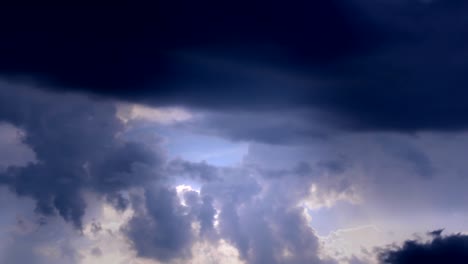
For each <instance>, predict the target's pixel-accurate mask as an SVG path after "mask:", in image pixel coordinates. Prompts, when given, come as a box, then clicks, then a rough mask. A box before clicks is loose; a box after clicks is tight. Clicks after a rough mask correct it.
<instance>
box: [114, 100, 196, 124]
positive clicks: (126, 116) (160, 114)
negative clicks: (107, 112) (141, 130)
mask: <svg viewBox="0 0 468 264" xmlns="http://www.w3.org/2000/svg"><path fill="white" fill-rule="evenodd" d="M117 117H119V118H120V119H121V120H122V121H124V122H125V123H126V122H128V121H130V120H144V121H147V122H154V123H160V124H165V125H168V124H173V123H177V122H183V121H187V120H190V119H191V118H192V117H193V115H192V114H191V113H190V112H188V111H187V110H185V109H183V108H179V107H158V108H155V107H148V106H144V105H139V104H119V105H118V106H117Z"/></svg>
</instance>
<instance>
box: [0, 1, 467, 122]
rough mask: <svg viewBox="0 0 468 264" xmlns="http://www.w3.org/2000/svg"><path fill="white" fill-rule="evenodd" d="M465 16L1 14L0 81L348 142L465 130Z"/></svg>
mask: <svg viewBox="0 0 468 264" xmlns="http://www.w3.org/2000/svg"><path fill="white" fill-rule="evenodd" d="M467 9H468V5H467V4H466V2H464V1H461V0H451V1H440V0H439V1H437V0H436V1H416V0H414V1H412V0H398V1H386V0H384V1H370V0H351V1H345V0H334V1H326V2H323V1H320V2H318V1H293V2H291V3H288V4H285V3H283V2H278V1H229V2H222V3H221V2H217V1H209V0H208V1H197V2H196V3H195V2H192V1H176V2H174V3H172V2H171V3H168V2H162V1H158V2H155V3H154V4H153V5H151V6H148V5H146V6H142V5H136V4H135V5H128V4H127V5H125V4H123V5H116V6H113V7H112V8H105V9H101V8H87V7H84V6H74V7H65V6H62V7H60V8H59V7H57V8H45V7H41V8H38V9H36V8H34V9H33V8H31V9H28V8H17V9H15V8H12V9H5V10H3V11H2V28H1V34H2V42H1V44H0V52H1V57H2V61H1V63H0V72H1V73H2V75H3V76H5V77H9V78H20V79H21V78H22V77H24V78H25V79H31V78H32V79H33V80H36V81H41V82H43V83H47V84H49V85H52V86H53V87H55V88H56V89H64V87H66V88H65V89H67V90H68V89H80V90H85V91H88V92H92V93H96V94H103V95H110V96H113V97H117V98H121V99H125V100H136V101H140V102H146V103H152V104H156V105H161V104H182V105H185V106H193V107H202V108H207V109H223V108H224V109H225V108H227V109H243V110H250V111H252V110H255V109H270V110H271V109H279V108H289V109H290V108H301V109H304V108H305V109H308V110H313V109H320V110H322V111H325V112H330V113H332V114H333V115H335V118H334V119H329V120H328V121H329V122H331V123H332V124H334V125H336V126H338V127H345V128H347V129H359V130H362V129H364V130H396V131H420V130H460V129H465V128H466V127H467V125H468V121H467V119H466V118H465V117H466V115H467V113H468V108H467V105H468V104H467V101H466V98H468V94H467V93H466V89H464V87H465V86H466V84H467V83H468V80H467V79H466V77H465V74H464V72H465V68H466V66H467V65H466V59H465V57H466V55H465V54H466V51H467V50H466V46H467V45H466V43H467V38H466V36H465V35H466V34H465V31H466V30H465V29H466V24H467V22H468V21H467V19H466V16H465V13H466V11H467ZM25 18H27V19H25Z"/></svg>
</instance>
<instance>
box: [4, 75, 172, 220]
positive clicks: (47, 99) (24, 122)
mask: <svg viewBox="0 0 468 264" xmlns="http://www.w3.org/2000/svg"><path fill="white" fill-rule="evenodd" d="M11 86H14V85H12V84H8V83H4V82H3V83H1V84H0V93H1V96H0V97H1V99H0V101H1V102H0V104H1V111H0V113H1V114H0V120H2V121H4V122H9V123H11V124H13V125H15V126H17V127H19V128H21V129H22V130H24V131H25V136H24V137H23V138H22V142H23V143H24V144H25V145H27V146H28V147H30V148H31V149H32V151H34V154H35V156H36V159H37V162H34V163H29V164H27V165H25V166H9V167H8V168H7V169H6V170H5V171H3V172H2V173H1V177H0V182H1V183H2V184H5V185H7V186H8V187H9V188H10V189H11V190H13V191H14V192H15V193H17V194H18V195H20V196H27V197H32V198H34V199H35V201H36V203H37V207H36V210H37V212H39V213H41V214H44V215H53V214H55V212H58V213H59V214H60V216H62V217H63V218H64V219H65V220H67V221H70V222H72V223H73V224H74V225H75V226H76V227H78V228H81V226H82V217H83V215H84V211H85V208H86V203H85V201H84V199H83V192H84V191H87V190H90V191H95V192H97V193H100V194H102V195H103V196H105V197H109V198H112V197H116V196H118V195H119V192H120V191H122V190H125V189H127V188H129V187H131V186H138V185H142V184H144V183H145V182H146V181H147V180H148V178H149V177H157V175H158V173H157V170H154V168H157V167H158V164H160V163H161V162H162V160H163V158H162V156H161V155H158V153H157V152H153V151H152V150H150V149H148V148H147V147H145V146H144V145H142V144H139V143H135V142H126V141H124V140H122V139H120V138H119V133H120V132H121V131H122V129H123V124H122V123H121V122H120V121H119V120H118V119H117V117H116V116H115V113H116V112H115V106H114V105H113V104H112V103H108V102H95V101H93V100H90V99H88V98H86V97H84V96H77V95H58V94H53V93H44V92H40V91H36V90H32V89H27V88H25V87H20V86H15V88H14V89H15V92H12V91H11V89H12V88H11ZM150 168H151V169H150ZM150 170H152V172H150Z"/></svg>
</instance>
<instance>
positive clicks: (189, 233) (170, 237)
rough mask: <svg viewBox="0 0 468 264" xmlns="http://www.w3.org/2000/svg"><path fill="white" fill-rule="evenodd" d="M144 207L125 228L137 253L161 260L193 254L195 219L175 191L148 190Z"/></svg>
mask: <svg viewBox="0 0 468 264" xmlns="http://www.w3.org/2000/svg"><path fill="white" fill-rule="evenodd" d="M143 208H144V210H142V211H137V212H136V215H135V216H133V217H132V219H131V220H130V221H129V223H128V224H127V225H126V226H125V227H124V229H123V231H124V233H125V234H126V235H127V237H128V238H129V239H130V241H131V243H132V244H133V246H134V248H135V249H136V251H137V253H138V256H141V257H145V258H154V259H157V260H161V261H168V260H171V259H174V258H188V257H190V254H191V252H190V249H191V245H192V242H193V240H194V234H193V230H192V229H191V220H192V219H191V216H190V215H188V214H187V212H186V208H185V207H183V206H182V205H181V204H180V201H179V198H178V197H177V194H176V192H175V190H171V189H167V188H162V187H159V188H157V187H156V188H155V189H154V190H153V189H151V188H148V189H146V190H145V193H144V207H143Z"/></svg>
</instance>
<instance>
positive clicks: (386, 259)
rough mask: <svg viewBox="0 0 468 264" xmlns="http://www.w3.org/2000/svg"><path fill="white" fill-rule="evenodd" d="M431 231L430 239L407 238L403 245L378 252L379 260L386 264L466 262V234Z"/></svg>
mask: <svg viewBox="0 0 468 264" xmlns="http://www.w3.org/2000/svg"><path fill="white" fill-rule="evenodd" d="M440 233H441V232H440V230H436V231H435V233H434V232H433V238H432V240H431V241H427V242H420V241H414V240H409V241H406V242H405V243H404V244H403V246H401V247H396V248H390V249H387V250H385V251H383V252H381V253H380V261H381V262H382V263H388V264H410V263H411V264H413V263H427V264H439V263H454V264H458V263H459V264H461V263H467V262H468V236H467V235H462V234H455V235H448V236H442V235H441V234H440Z"/></svg>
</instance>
